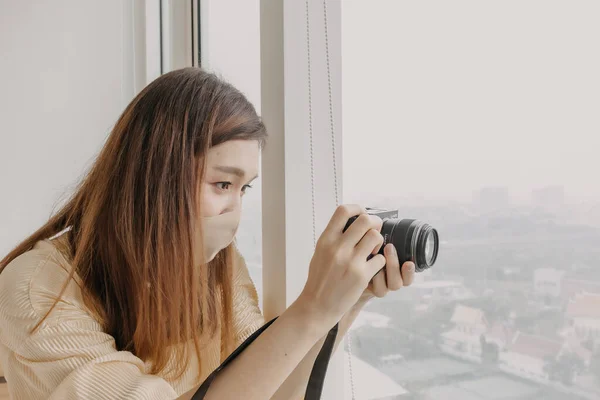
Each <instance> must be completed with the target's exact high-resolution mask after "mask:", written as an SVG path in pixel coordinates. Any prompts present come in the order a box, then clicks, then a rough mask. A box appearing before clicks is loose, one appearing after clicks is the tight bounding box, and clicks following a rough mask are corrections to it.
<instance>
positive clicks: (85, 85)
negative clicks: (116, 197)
mask: <svg viewBox="0 0 600 400" xmlns="http://www.w3.org/2000/svg"><path fill="white" fill-rule="evenodd" d="M131 4H132V3H130V2H121V1H116V0H110V1H95V2H81V1H77V0H70V1H69V0H59V1H52V2H49V1H33V2H32V1H23V2H21V1H11V0H0V54H2V62H0V88H1V89H0V190H1V192H0V254H3V255H4V254H5V253H6V252H7V251H9V250H10V248H11V247H12V246H14V245H16V244H17V243H18V242H19V241H20V240H21V239H22V238H24V237H25V236H26V235H28V234H29V233H31V232H32V231H33V230H35V229H36V228H37V227H39V226H40V225H41V224H42V223H43V222H44V221H45V220H46V219H47V218H48V216H49V215H50V213H51V211H52V209H53V206H54V205H56V203H57V201H58V200H59V198H61V195H63V194H64V193H66V192H67V191H68V189H69V188H70V187H72V185H73V184H74V183H75V182H76V180H77V179H78V177H80V176H81V175H82V173H83V171H84V169H85V167H87V166H89V165H90V161H91V160H92V158H93V157H94V156H95V154H96V153H97V151H98V150H99V149H100V147H101V145H102V143H103V142H104V139H105V137H106V136H107V134H108V133H109V131H110V129H111V126H112V125H113V124H114V122H115V121H116V119H117V117H118V115H119V113H120V112H121V110H122V108H123V107H124V105H125V104H126V103H127V102H128V101H129V100H130V99H131V97H132V96H133V75H132V74H133V54H132V53H133V52H132V49H133V45H132V35H133V33H132V26H133V25H132V23H133V11H132V6H131Z"/></svg>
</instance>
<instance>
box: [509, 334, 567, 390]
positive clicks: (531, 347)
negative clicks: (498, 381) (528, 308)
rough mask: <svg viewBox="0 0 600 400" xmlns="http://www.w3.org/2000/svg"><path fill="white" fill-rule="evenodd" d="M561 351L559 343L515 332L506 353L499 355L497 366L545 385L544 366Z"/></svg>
mask: <svg viewBox="0 0 600 400" xmlns="http://www.w3.org/2000/svg"><path fill="white" fill-rule="evenodd" d="M562 349H563V343H562V342H560V341H556V340H552V339H548V338H545V337H542V336H535V335H528V334H525V333H522V332H517V333H516V334H515V336H514V337H513V339H512V341H511V342H510V343H509V344H508V346H507V349H506V351H504V352H501V353H500V364H499V366H500V369H502V370H503V371H505V372H508V373H510V374H513V375H516V376H519V377H521V378H524V379H529V380H532V381H536V382H540V383H547V382H548V379H549V377H548V374H547V373H546V371H545V370H544V366H545V365H546V364H547V362H548V360H551V359H556V358H557V357H558V356H559V355H560V353H561V350H562Z"/></svg>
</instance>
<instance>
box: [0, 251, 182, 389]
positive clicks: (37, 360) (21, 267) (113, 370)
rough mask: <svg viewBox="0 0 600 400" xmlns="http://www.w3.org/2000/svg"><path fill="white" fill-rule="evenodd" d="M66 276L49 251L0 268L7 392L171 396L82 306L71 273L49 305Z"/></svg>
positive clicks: (0, 337)
mask: <svg viewBox="0 0 600 400" xmlns="http://www.w3.org/2000/svg"><path fill="white" fill-rule="evenodd" d="M67 277H68V273H67V270H66V269H65V268H64V267H63V266H61V265H59V263H58V262H56V261H55V260H53V258H52V257H51V254H48V253H45V252H43V251H30V252H27V253H25V254H24V255H22V256H20V257H19V258H17V259H16V260H14V261H13V262H12V263H11V264H9V265H8V266H7V267H6V268H5V270H4V271H3V272H2V273H1V274H0V357H1V358H0V359H1V362H2V364H3V365H4V369H5V374H6V380H7V382H8V388H9V393H10V395H11V398H13V399H15V400H17V399H39V398H44V399H56V400H71V399H73V400H75V399H106V400H109V399H111V400H112V399H148V400H150V399H157V400H158V399H175V398H177V393H176V392H175V390H174V389H173V387H172V386H171V385H170V384H169V383H168V382H167V381H166V380H164V379H162V378H161V377H159V376H155V375H150V374H148V373H146V372H145V371H146V366H145V364H144V362H143V361H142V360H140V359H139V358H138V357H136V356H134V355H133V354H132V353H130V352H126V351H118V350H117V348H116V345H115V340H114V338H113V337H112V336H110V335H108V334H107V333H105V332H103V330H102V327H101V325H100V324H99V323H98V322H97V321H96V319H95V318H93V317H92V315H91V314H90V313H89V312H88V311H87V310H86V308H85V307H84V305H83V299H82V297H81V291H80V289H79V286H78V283H77V281H76V280H71V281H69V284H68V286H67V290H66V292H65V294H64V295H63V297H62V299H61V300H60V301H59V303H58V304H57V306H56V308H55V309H53V311H52V312H51V313H50V315H49V316H48V318H46V320H45V321H44V322H43V323H42V324H41V325H40V327H39V328H38V330H36V331H35V332H34V333H31V330H32V328H33V327H34V326H35V325H36V324H37V323H38V322H39V321H40V320H41V318H42V317H43V316H44V315H45V314H46V312H47V311H48V310H49V308H50V306H51V305H52V304H53V302H54V299H55V298H56V297H57V295H58V294H59V293H60V289H61V288H62V285H63V283H64V282H65V280H66V279H67Z"/></svg>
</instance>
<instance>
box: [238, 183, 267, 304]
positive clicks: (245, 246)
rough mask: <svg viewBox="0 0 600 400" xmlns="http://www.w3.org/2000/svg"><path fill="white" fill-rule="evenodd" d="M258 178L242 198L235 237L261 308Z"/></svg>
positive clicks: (260, 221) (259, 198)
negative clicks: (239, 219)
mask: <svg viewBox="0 0 600 400" xmlns="http://www.w3.org/2000/svg"><path fill="white" fill-rule="evenodd" d="M260 186H261V185H260V178H259V179H257V180H256V181H254V183H253V184H252V189H249V190H248V192H247V193H246V195H245V196H244V201H243V206H242V210H243V211H242V219H241V221H240V227H239V229H238V233H237V235H236V244H237V246H238V249H239V250H240V252H241V253H242V256H243V257H244V259H245V260H246V265H247V266H248V271H249V272H250V277H251V278H252V281H253V282H254V285H255V286H256V291H257V292H258V299H259V304H260V305H261V306H262V293H263V291H262V212H261V210H262V209H261V200H262V196H261V187H260Z"/></svg>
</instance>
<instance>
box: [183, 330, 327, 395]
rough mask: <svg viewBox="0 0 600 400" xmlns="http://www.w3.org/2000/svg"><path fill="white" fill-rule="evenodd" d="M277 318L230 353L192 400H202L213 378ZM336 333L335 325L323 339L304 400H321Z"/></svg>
mask: <svg viewBox="0 0 600 400" xmlns="http://www.w3.org/2000/svg"><path fill="white" fill-rule="evenodd" d="M276 319H277V318H274V319H272V320H271V321H269V322H267V323H266V324H265V325H263V326H262V327H261V328H260V329H258V330H257V331H256V332H254V333H253V334H252V335H251V336H250V337H248V339H246V340H245V341H244V343H242V344H241V345H240V346H239V347H238V348H237V349H235V350H234V351H233V353H231V355H230V356H229V357H227V359H226V360H225V361H223V363H222V364H221V365H220V366H219V367H218V368H217V369H215V370H214V371H213V372H212V373H211V374H210V375H209V376H208V378H206V380H205V381H204V382H203V383H202V385H200V388H198V390H197V391H196V393H194V395H193V396H192V400H203V399H204V396H205V395H206V392H207V391H208V388H209V387H210V384H211V383H212V382H213V380H214V379H215V377H216V376H217V375H218V374H219V372H221V370H222V369H223V368H225V367H226V366H227V365H228V364H229V363H230V362H231V361H232V360H234V359H235V358H236V357H237V356H238V355H240V353H241V352H242V351H244V349H245V348H246V347H248V346H249V345H250V344H251V343H252V342H253V341H254V340H255V339H256V338H257V337H259V336H260V334H261V333H263V332H264V331H265V330H267V328H268V327H269V326H271V324H272V323H273V322H275V320H276ZM337 333H338V325H337V324H336V325H335V326H334V327H333V328H332V329H331V330H330V331H329V333H328V334H327V337H326V338H325V343H324V344H323V347H322V348H321V350H320V351H319V354H318V355H317V358H316V360H315V364H314V366H313V369H312V371H311V373H310V378H309V379H308V384H307V386H306V394H305V396H304V400H319V399H320V398H321V394H322V392H323V385H324V384H325V375H326V374H327V367H328V366H329V359H330V358H331V355H332V354H333V348H334V346H335V339H336V337H337Z"/></svg>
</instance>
